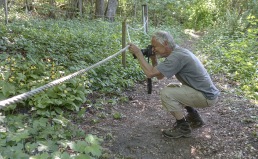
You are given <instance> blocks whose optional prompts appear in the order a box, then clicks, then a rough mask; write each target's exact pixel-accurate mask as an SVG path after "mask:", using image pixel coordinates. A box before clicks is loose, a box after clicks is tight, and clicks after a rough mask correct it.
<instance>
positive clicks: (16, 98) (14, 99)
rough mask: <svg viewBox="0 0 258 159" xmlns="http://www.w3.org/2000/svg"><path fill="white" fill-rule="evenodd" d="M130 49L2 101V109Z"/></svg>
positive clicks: (0, 106) (0, 103)
mask: <svg viewBox="0 0 258 159" xmlns="http://www.w3.org/2000/svg"><path fill="white" fill-rule="evenodd" d="M128 48H129V45H127V46H126V47H124V48H123V49H122V50H120V51H118V52H117V53H115V54H113V55H111V56H109V57H107V58H106V59H104V60H102V61H99V62H97V63H95V64H93V65H91V66H89V67H87V68H85V69H82V70H80V71H77V72H75V73H73V74H70V75H68V76H65V77H62V78H60V79H57V80H54V81H52V82H50V83H48V84H46V85H44V86H41V87H39V88H36V89H34V90H31V91H29V92H26V93H22V94H20V95H17V96H14V97H11V98H9V99H6V100H2V101H0V109H2V108H4V107H6V106H8V105H10V104H15V103H18V102H19V101H21V100H25V99H27V98H29V97H31V96H33V95H35V94H37V93H39V92H42V91H43V90H46V89H48V88H50V87H53V86H55V85H58V84H60V83H63V82H65V81H67V80H70V79H72V78H74V77H76V76H78V75H81V74H83V73H84V72H87V71H88V70H90V69H93V68H95V67H97V66H99V65H101V64H102V63H105V62H107V61H108V60H110V59H112V58H114V57H116V56H117V55H119V54H120V53H122V52H124V51H125V50H127V49H128Z"/></svg>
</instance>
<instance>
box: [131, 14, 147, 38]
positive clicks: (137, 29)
mask: <svg viewBox="0 0 258 159" xmlns="http://www.w3.org/2000/svg"><path fill="white" fill-rule="evenodd" d="M147 23H148V18H147V20H146V22H145V23H144V25H143V26H142V27H141V28H133V27H131V26H130V25H128V24H127V25H126V31H127V35H128V39H129V42H131V37H130V34H129V28H130V29H132V30H134V31H139V30H142V29H143V28H145V27H146V25H147ZM144 34H145V35H148V34H147V33H146V32H144Z"/></svg>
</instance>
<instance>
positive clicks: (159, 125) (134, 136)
mask: <svg viewBox="0 0 258 159" xmlns="http://www.w3.org/2000/svg"><path fill="white" fill-rule="evenodd" d="M191 43H192V42H191V41H188V42H186V43H185V45H188V44H191ZM185 47H186V48H188V49H190V50H191V46H185ZM212 79H213V81H214V83H215V85H216V86H217V87H218V88H219V89H220V91H221V94H220V97H219V101H218V103H217V104H216V106H214V107H209V108H204V109H198V111H199V113H200V114H201V116H202V118H203V119H204V121H205V125H204V126H203V127H201V128H197V129H192V137H190V138H179V139H169V138H166V137H164V136H163V135H162V133H161V130H162V129H167V128H172V126H173V124H174V122H175V119H174V118H173V117H172V116H171V114H169V113H168V112H166V111H165V110H164V109H163V108H162V105H161V101H160V97H159V93H160V90H161V89H162V88H164V87H165V86H166V85H167V84H169V83H171V82H177V80H176V79H164V80H160V81H158V80H156V81H153V91H152V94H148V93H147V90H146V88H147V86H146V83H145V82H143V83H138V84H136V85H135V87H134V88H133V89H131V90H127V91H126V92H124V93H125V95H126V96H127V97H128V98H129V101H128V102H124V103H120V104H117V105H116V106H114V105H106V106H104V107H103V109H102V110H100V111H99V110H98V111H88V112H87V114H86V118H85V119H84V121H83V122H82V123H81V124H82V125H81V126H82V128H83V129H85V131H86V133H91V134H95V135H97V136H98V137H102V138H103V139H104V141H103V142H102V146H103V148H104V154H103V156H102V158H107V159H220V158H221V159H242V158H243V159H258V136H257V135H258V119H257V117H258V105H257V104H254V103H253V102H251V101H250V100H247V99H245V98H244V97H242V96H238V95H236V93H235V91H236V87H233V86H230V84H229V81H228V80H227V79H225V78H224V77H223V76H219V75H214V76H213V77H212ZM114 113H117V114H121V118H119V119H115V118H114V116H113V115H114ZM100 114H102V115H100ZM103 114H105V115H103ZM94 118H97V119H98V122H93V120H92V119H94Z"/></svg>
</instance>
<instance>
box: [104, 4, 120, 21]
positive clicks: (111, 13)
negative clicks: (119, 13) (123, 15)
mask: <svg viewBox="0 0 258 159" xmlns="http://www.w3.org/2000/svg"><path fill="white" fill-rule="evenodd" d="M117 5H118V1H117V0H108V6H107V9H106V18H107V19H108V20H109V21H111V22H114V21H115V15H116V9H117Z"/></svg>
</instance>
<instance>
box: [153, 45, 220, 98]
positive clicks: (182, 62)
mask: <svg viewBox="0 0 258 159" xmlns="http://www.w3.org/2000/svg"><path fill="white" fill-rule="evenodd" d="M157 69H158V70H159V72H161V73H162V74H163V75H164V76H165V77H167V78H170V77H172V76H173V75H175V76H176V77H177V79H178V80H179V81H181V82H182V83H183V84H187V85H188V86H190V87H192V88H194V89H196V90H198V91H200V92H202V93H203V95H204V96H205V97H206V98H207V99H210V100H212V99H215V98H216V97H217V96H218V95H219V90H218V89H217V88H216V87H215V86H214V84H213V82H212V81H211V78H210V76H209V74H208V72H207V70H206V69H205V68H204V66H203V64H202V63H201V62H200V61H199V59H198V58H197V57H196V56H195V55H194V54H193V53H192V52H190V51H189V50H187V49H184V48H181V47H179V46H178V45H177V46H176V48H175V49H174V50H173V51H172V53H171V54H170V55H169V56H168V57H166V59H165V60H164V61H163V62H161V63H160V64H158V66H157Z"/></svg>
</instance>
